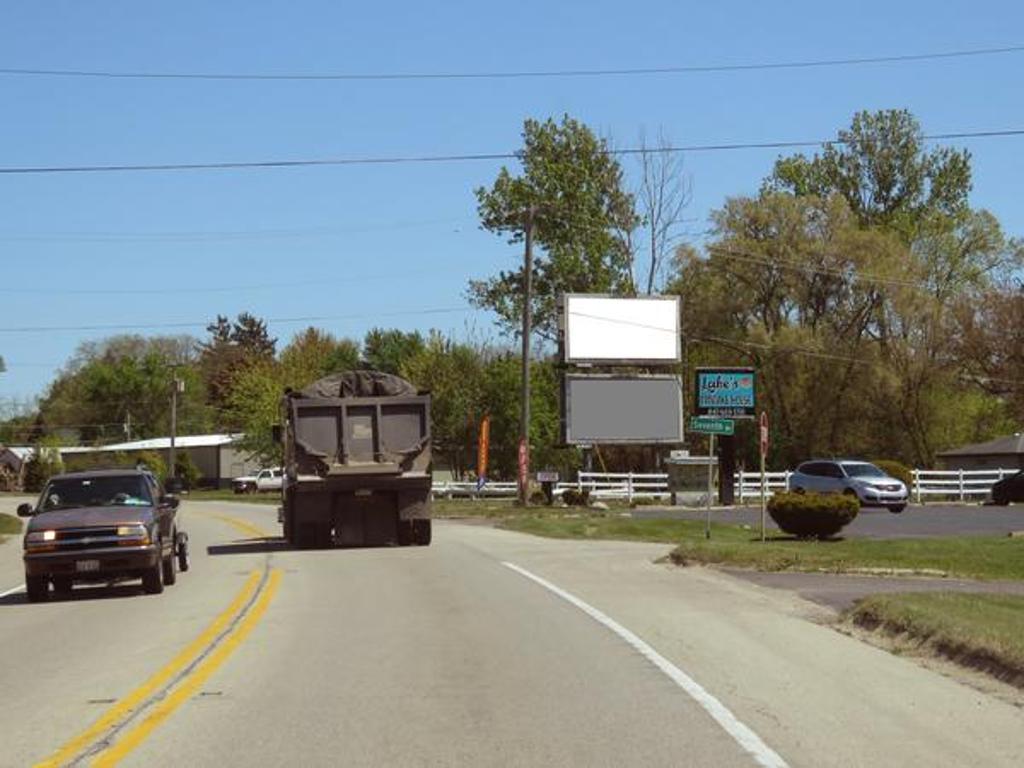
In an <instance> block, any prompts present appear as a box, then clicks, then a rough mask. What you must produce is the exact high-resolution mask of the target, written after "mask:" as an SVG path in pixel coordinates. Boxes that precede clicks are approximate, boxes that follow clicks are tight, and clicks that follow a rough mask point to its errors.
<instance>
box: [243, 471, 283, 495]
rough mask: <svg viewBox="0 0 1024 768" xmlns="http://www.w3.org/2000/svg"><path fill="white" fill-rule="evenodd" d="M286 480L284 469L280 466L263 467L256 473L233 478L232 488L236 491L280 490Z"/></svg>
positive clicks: (261, 491)
mask: <svg viewBox="0 0 1024 768" xmlns="http://www.w3.org/2000/svg"><path fill="white" fill-rule="evenodd" d="M283 480H284V470H282V469H281V468H280V467H275V468H273V469H261V470H260V471H259V472H257V473H256V474H255V475H244V476H243V477H235V478H232V479H231V488H232V490H234V492H235V493H269V492H270V491H280V490H281V484H282V482H283Z"/></svg>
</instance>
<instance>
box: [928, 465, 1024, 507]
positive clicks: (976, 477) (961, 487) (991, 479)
mask: <svg viewBox="0 0 1024 768" xmlns="http://www.w3.org/2000/svg"><path fill="white" fill-rule="evenodd" d="M1019 471H1020V470H1018V469H975V470H968V469H952V470H945V471H943V470H935V469H915V470H913V473H914V487H913V490H912V493H913V496H914V500H915V501H917V502H918V503H919V504H920V503H921V502H923V501H926V500H927V499H926V498H925V497H927V496H942V497H944V498H946V499H956V500H958V501H970V500H971V499H977V498H984V497H986V496H988V494H989V491H990V490H991V489H992V485H993V483H996V482H998V481H999V480H1002V479H1003V478H1004V477H1009V476H1010V475H1015V474H1017V472H1019Z"/></svg>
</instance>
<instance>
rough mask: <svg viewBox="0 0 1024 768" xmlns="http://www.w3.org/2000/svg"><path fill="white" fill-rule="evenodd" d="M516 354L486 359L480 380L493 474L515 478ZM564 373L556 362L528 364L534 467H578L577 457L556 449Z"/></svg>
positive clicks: (517, 382)
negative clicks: (489, 425) (560, 392)
mask: <svg viewBox="0 0 1024 768" xmlns="http://www.w3.org/2000/svg"><path fill="white" fill-rule="evenodd" d="M520 376H521V368H520V361H519V358H518V356H515V355H512V354H504V355H499V356H496V357H493V358H491V359H490V360H488V361H487V364H486V365H485V367H484V371H483V380H482V397H481V402H482V407H483V408H484V409H486V411H487V412H488V413H489V414H490V415H491V458H490V465H491V467H492V471H491V475H492V477H494V478H495V479H498V478H508V479H512V478H514V477H515V476H516V468H517V466H518V457H517V451H518V445H519V415H520V414H519V382H520ZM560 378H561V374H560V371H559V369H558V367H557V365H556V364H555V362H554V361H552V360H534V361H533V363H532V365H531V366H530V463H531V464H532V465H533V466H534V467H537V468H542V467H557V468H560V469H568V468H569V467H570V466H574V464H575V461H576V453H575V451H573V450H571V449H568V450H567V449H564V448H558V447H557V446H558V445H559V443H560V442H561V435H560V421H559V401H558V398H559V389H560Z"/></svg>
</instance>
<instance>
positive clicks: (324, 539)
mask: <svg viewBox="0 0 1024 768" xmlns="http://www.w3.org/2000/svg"><path fill="white" fill-rule="evenodd" d="M333 546H334V535H333V532H332V529H331V524H330V523H327V524H326V525H323V524H321V525H318V526H316V547H317V549H330V548H331V547H333Z"/></svg>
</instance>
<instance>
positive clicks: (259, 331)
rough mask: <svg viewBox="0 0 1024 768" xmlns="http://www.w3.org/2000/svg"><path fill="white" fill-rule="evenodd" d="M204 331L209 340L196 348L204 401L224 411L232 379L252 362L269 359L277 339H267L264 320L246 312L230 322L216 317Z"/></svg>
mask: <svg viewBox="0 0 1024 768" xmlns="http://www.w3.org/2000/svg"><path fill="white" fill-rule="evenodd" d="M206 330H207V332H208V333H209V334H210V337H209V339H208V340H207V341H205V342H203V343H201V344H200V345H199V350H200V354H199V364H200V367H201V369H202V373H203V380H204V381H205V383H206V390H207V399H208V401H209V403H210V405H212V406H214V407H216V408H224V407H226V406H227V403H228V400H229V398H230V392H231V388H232V385H233V381H234V378H235V377H236V376H238V375H239V373H240V372H241V371H242V370H244V369H245V368H246V367H247V366H248V365H250V364H251V363H253V362H254V361H257V360H267V359H271V358H273V356H274V350H275V348H276V345H277V339H273V338H271V337H270V334H269V332H268V331H267V324H266V322H265V321H263V320H261V319H260V318H258V317H255V316H254V315H251V314H249V313H248V312H242V313H240V314H239V315H238V317H237V319H236V320H235V321H233V322H232V321H231V320H229V319H228V318H227V317H226V316H224V315H217V319H216V320H214V321H213V322H212V323H210V324H209V325H208V326H206Z"/></svg>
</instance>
